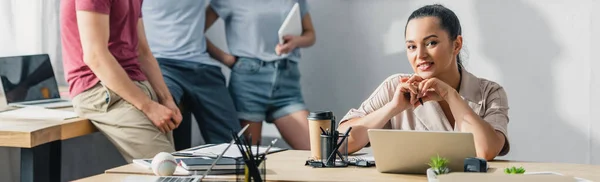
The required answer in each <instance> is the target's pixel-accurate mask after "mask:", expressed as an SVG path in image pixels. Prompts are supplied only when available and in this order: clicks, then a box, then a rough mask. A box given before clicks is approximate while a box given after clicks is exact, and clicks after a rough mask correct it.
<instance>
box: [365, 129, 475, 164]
mask: <svg viewBox="0 0 600 182" xmlns="http://www.w3.org/2000/svg"><path fill="white" fill-rule="evenodd" d="M368 134H369V140H370V142H371V148H373V157H374V158H375V164H376V165H375V167H376V168H377V171H379V172H382V173H403V174H425V173H426V171H427V168H429V166H428V165H427V163H429V160H430V159H431V157H433V156H437V155H439V156H440V157H444V158H446V159H448V160H449V164H448V167H449V168H450V171H451V172H463V171H464V160H465V158H468V157H476V156H477V155H476V153H475V141H474V140H473V134H471V133H462V132H443V131H404V130H389V129H369V130H368Z"/></svg>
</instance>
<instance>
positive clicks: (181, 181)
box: [123, 175, 200, 182]
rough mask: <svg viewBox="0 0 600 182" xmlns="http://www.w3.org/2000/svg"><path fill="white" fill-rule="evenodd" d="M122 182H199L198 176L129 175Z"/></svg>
mask: <svg viewBox="0 0 600 182" xmlns="http://www.w3.org/2000/svg"><path fill="white" fill-rule="evenodd" d="M123 181H126V182H129V181H130V182H134V181H135V182H138V181H144V182H146V181H147V182H199V181H200V176H142V175H131V176H127V177H126V178H125V179H123Z"/></svg>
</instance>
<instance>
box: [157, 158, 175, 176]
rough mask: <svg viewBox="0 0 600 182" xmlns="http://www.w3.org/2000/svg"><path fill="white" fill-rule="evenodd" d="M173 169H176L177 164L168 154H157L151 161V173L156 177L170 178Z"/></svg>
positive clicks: (173, 171)
mask: <svg viewBox="0 0 600 182" xmlns="http://www.w3.org/2000/svg"><path fill="white" fill-rule="evenodd" d="M175 168H177V162H175V158H174V157H173V156H172V155H171V154H169V153H166V152H161V153H158V154H156V156H154V158H153V159H152V172H154V174H156V175H157V176H171V175H173V173H175Z"/></svg>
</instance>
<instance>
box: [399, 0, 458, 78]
mask: <svg viewBox="0 0 600 182" xmlns="http://www.w3.org/2000/svg"><path fill="white" fill-rule="evenodd" d="M423 17H436V18H438V19H439V20H440V27H442V29H444V30H446V32H448V35H449V36H450V40H452V41H454V40H456V38H457V37H458V36H459V35H462V28H461V27H460V21H458V17H457V16H456V14H454V12H453V11H452V10H450V9H448V8H446V7H444V6H442V5H440V4H433V5H427V6H423V7H421V8H419V9H417V10H415V11H413V12H412V14H410V16H409V17H408V21H406V26H408V22H410V20H412V19H416V18H423ZM406 26H404V37H406ZM456 62H457V63H458V69H459V70H460V69H462V67H463V65H462V60H461V59H460V54H459V55H456Z"/></svg>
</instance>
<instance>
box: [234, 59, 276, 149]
mask: <svg viewBox="0 0 600 182" xmlns="http://www.w3.org/2000/svg"><path fill="white" fill-rule="evenodd" d="M273 65H274V64H273V63H270V62H263V61H261V60H257V59H250V58H243V57H242V58H239V59H238V60H237V62H236V63H235V65H234V66H233V68H232V69H231V70H232V71H231V77H230V80H229V91H230V93H231V97H232V98H233V102H234V104H235V108H236V110H237V112H238V118H239V119H240V122H241V124H242V126H245V125H246V124H250V126H249V127H248V129H246V132H245V135H246V136H247V137H248V136H250V135H252V143H253V144H256V143H258V141H259V140H260V138H261V136H262V135H261V133H262V132H261V130H262V121H264V120H265V119H266V112H267V107H268V104H269V100H270V99H271V96H272V88H273V83H274V82H273V81H274V80H273V78H274V76H275V74H276V71H275V67H274V66H273Z"/></svg>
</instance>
